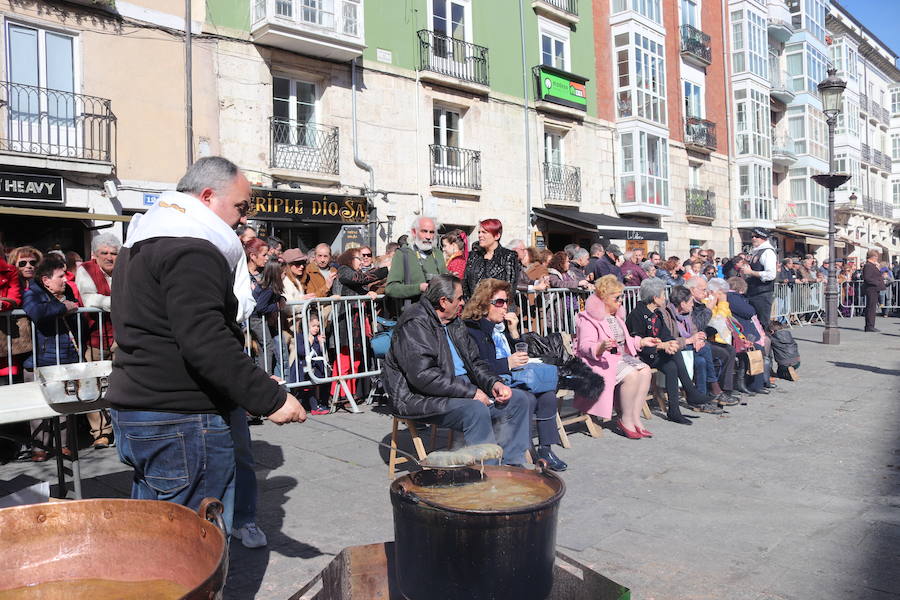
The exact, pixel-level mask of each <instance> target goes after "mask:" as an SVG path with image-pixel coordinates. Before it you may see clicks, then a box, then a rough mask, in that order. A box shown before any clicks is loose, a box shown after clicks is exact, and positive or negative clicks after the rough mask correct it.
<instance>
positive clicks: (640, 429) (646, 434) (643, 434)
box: [635, 426, 653, 437]
mask: <svg viewBox="0 0 900 600" xmlns="http://www.w3.org/2000/svg"><path fill="white" fill-rule="evenodd" d="M635 429H637V432H638V433H639V434H641V437H653V434H652V433H650V431H649V430H647V429H644V428H643V427H640V426H638V427H635Z"/></svg>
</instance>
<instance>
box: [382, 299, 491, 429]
mask: <svg viewBox="0 0 900 600" xmlns="http://www.w3.org/2000/svg"><path fill="white" fill-rule="evenodd" d="M447 331H449V332H450V338H451V339H452V340H453V345H454V346H455V347H456V351H457V352H459V356H460V358H462V360H463V362H464V363H465V366H466V371H467V372H468V377H455V376H454V374H453V357H452V356H451V355H450V344H448V343H447V335H446V334H445V333H444V328H443V327H442V326H441V322H440V320H439V319H438V316H437V313H436V312H435V311H434V308H433V307H432V306H431V304H429V302H428V301H427V300H425V299H424V298H422V299H420V300H419V301H418V302H416V303H415V304H413V305H411V306H410V307H409V308H407V309H406V310H404V311H403V315H402V316H401V317H400V321H399V322H398V323H397V326H396V327H395V328H394V336H393V338H392V339H391V349H390V351H388V355H387V358H386V359H385V362H384V378H385V387H386V389H387V392H388V396H389V397H390V399H391V403H392V405H393V410H394V414H397V415H400V416H410V417H424V416H432V415H437V414H441V413H443V412H446V410H447V400H448V399H449V398H473V397H474V396H475V389H476V386H477V387H478V388H480V389H481V390H482V391H483V392H485V393H486V394H488V395H491V388H492V387H494V384H495V383H497V382H498V381H500V378H499V377H497V375H495V374H494V373H492V372H491V368H490V367H489V366H488V364H487V363H485V362H484V361H483V360H481V357H480V356H479V355H478V347H477V346H476V345H475V342H474V341H473V340H472V338H471V336H469V334H468V332H467V331H466V327H465V325H463V324H462V322H461V321H460V320H459V319H455V320H454V321H452V322H451V323H450V324H449V325H447ZM473 382H474V383H473Z"/></svg>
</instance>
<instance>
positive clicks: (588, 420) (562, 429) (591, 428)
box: [556, 390, 603, 448]
mask: <svg viewBox="0 0 900 600" xmlns="http://www.w3.org/2000/svg"><path fill="white" fill-rule="evenodd" d="M570 393H571V391H570V390H558V391H557V392H556V399H557V408H556V428H557V429H558V430H559V440H560V442H561V443H562V447H563V448H571V447H572V444H571V442H569V435H568V434H567V433H566V427H567V426H569V425H575V424H576V423H584V424H585V426H586V427H587V430H588V433H589V434H590V435H591V437H595V438H598V437H601V436H602V435H603V430H602V429H601V428H600V427H598V426H597V424H596V423H594V419H593V418H592V417H591V415H589V414H587V413H583V412H580V411H579V412H577V413H576V414H575V415H572V416H569V417H566V418H565V419H563V418H562V417H560V416H559V409H560V408H561V407H562V403H563V399H564V398H565V397H566V396H567V395H569V394H570Z"/></svg>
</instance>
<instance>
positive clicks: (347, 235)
mask: <svg viewBox="0 0 900 600" xmlns="http://www.w3.org/2000/svg"><path fill="white" fill-rule="evenodd" d="M341 238H342V239H341V247H342V249H343V250H344V251H347V250H350V249H351V248H359V247H361V246H364V245H365V243H366V228H365V227H358V226H356V225H350V226H346V227H344V228H343V235H342V236H341Z"/></svg>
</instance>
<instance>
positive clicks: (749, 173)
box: [738, 164, 775, 221]
mask: <svg viewBox="0 0 900 600" xmlns="http://www.w3.org/2000/svg"><path fill="white" fill-rule="evenodd" d="M738 186H739V192H740V204H741V218H742V219H753V220H762V221H771V220H773V219H774V218H775V214H774V213H775V210H774V208H775V202H774V201H773V199H772V167H771V166H767V165H760V164H747V165H740V166H739V167H738Z"/></svg>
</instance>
